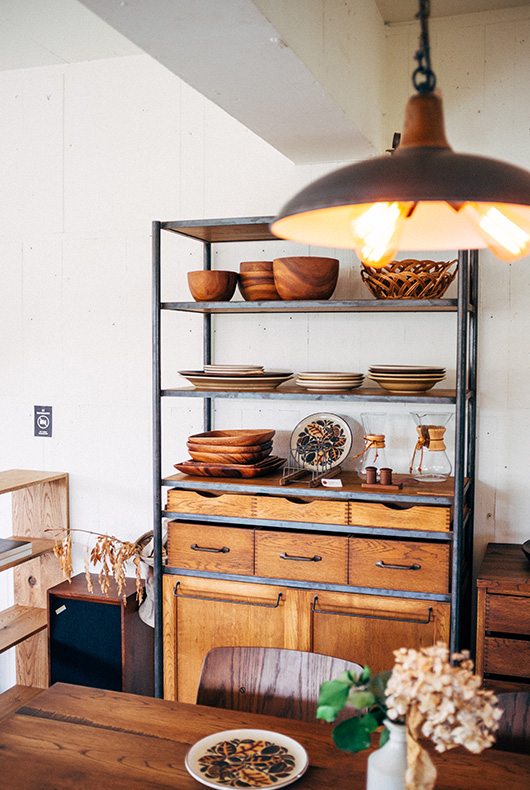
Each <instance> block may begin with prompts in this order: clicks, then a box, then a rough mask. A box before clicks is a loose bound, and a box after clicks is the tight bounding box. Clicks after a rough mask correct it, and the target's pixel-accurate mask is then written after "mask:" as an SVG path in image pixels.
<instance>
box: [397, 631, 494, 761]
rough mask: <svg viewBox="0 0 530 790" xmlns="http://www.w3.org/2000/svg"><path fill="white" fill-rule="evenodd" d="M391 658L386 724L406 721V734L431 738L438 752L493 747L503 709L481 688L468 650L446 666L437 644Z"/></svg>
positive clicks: (446, 654)
mask: <svg viewBox="0 0 530 790" xmlns="http://www.w3.org/2000/svg"><path fill="white" fill-rule="evenodd" d="M394 655H395V656H396V662H395V665H394V669H393V670H392V674H391V676H390V678H389V680H388V683H387V686H386V701H387V715H388V718H389V719H398V718H402V717H406V720H407V727H408V729H409V731H411V735H412V736H413V737H414V738H418V737H420V736H421V735H423V736H425V737H426V738H430V739H431V740H432V741H433V742H434V744H435V748H436V750H437V751H439V752H444V751H446V750H447V749H453V748H454V747H455V746H460V745H461V746H465V748H466V749H468V750H469V751H470V752H473V753H478V752H481V751H482V750H483V749H486V748H488V747H489V746H491V745H492V743H494V741H495V735H494V733H495V732H496V730H497V729H498V727H499V719H500V718H501V716H502V710H501V709H500V708H499V707H498V706H497V703H498V700H497V698H496V697H495V695H494V694H493V692H492V691H487V690H484V689H481V688H480V686H481V679H480V677H478V675H474V674H473V662H472V661H471V660H470V658H469V652H468V651H467V650H465V651H463V652H462V653H454V654H453V656H452V660H451V662H450V661H449V650H448V649H447V647H446V646H445V645H444V644H442V643H438V644H437V645H433V646H432V647H427V648H423V649H421V650H407V649H406V648H401V649H400V650H395V651H394Z"/></svg>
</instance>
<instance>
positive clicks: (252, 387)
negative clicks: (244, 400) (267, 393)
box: [179, 365, 293, 392]
mask: <svg viewBox="0 0 530 790" xmlns="http://www.w3.org/2000/svg"><path fill="white" fill-rule="evenodd" d="M209 367H211V366H209ZM214 367H215V368H217V370H214V371H211V370H208V371H206V370H179V373H180V375H181V376H184V378H185V379H188V381H189V382H190V383H191V384H193V386H194V387H196V389H198V390H244V391H245V392H248V391H250V392H257V391H259V390H274V389H276V387H278V386H279V385H280V384H282V383H283V382H284V381H287V379H290V378H291V376H292V375H293V374H292V371H290V370H263V368H261V369H260V370H253V369H248V368H246V369H244V370H236V369H235V368H234V366H232V369H231V370H227V369H226V367H225V366H221V365H217V366H214ZM220 368H223V369H220Z"/></svg>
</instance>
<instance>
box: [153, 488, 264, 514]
mask: <svg viewBox="0 0 530 790" xmlns="http://www.w3.org/2000/svg"><path fill="white" fill-rule="evenodd" d="M253 500H254V497H253V496H252V495H250V494H214V493H213V492H211V491H182V490H180V489H178V488H170V489H169V491H168V492H167V510H170V511H172V512H174V513H197V514H198V515H211V516H229V517H230V518H252V516H253V512H252V506H253Z"/></svg>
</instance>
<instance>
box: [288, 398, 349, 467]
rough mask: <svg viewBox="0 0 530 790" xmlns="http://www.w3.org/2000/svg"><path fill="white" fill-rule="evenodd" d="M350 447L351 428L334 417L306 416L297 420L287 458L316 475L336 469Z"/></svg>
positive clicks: (323, 413)
mask: <svg viewBox="0 0 530 790" xmlns="http://www.w3.org/2000/svg"><path fill="white" fill-rule="evenodd" d="M351 445H352V433H351V428H350V426H349V425H348V423H347V422H346V421H345V420H343V419H342V417H339V416H338V415H337V414H327V413H326V412H320V413H317V414H310V415H309V417H304V419H303V420H300V422H299V423H298V425H297V426H296V428H295V429H294V431H293V432H292V434H291V455H292V457H293V459H294V461H295V463H296V464H297V465H300V466H301V467H303V468H304V469H312V470H313V471H316V472H321V471H322V470H329V469H334V468H335V467H336V466H339V465H340V464H341V463H342V462H343V461H344V460H345V459H346V456H347V455H348V453H349V452H350V450H351Z"/></svg>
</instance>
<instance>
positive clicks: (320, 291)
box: [272, 256, 339, 300]
mask: <svg viewBox="0 0 530 790" xmlns="http://www.w3.org/2000/svg"><path fill="white" fill-rule="evenodd" d="M272 267H273V273H274V284H275V286H276V290H277V291H278V293H279V294H280V297H281V298H282V299H285V300H296V299H329V297H330V296H331V294H332V293H333V291H334V290H335V286H336V285H337V278H338V276H339V262H338V260H337V259H336V258H317V257H315V256H300V257H297V258H276V259H275V260H274V261H273V264H272Z"/></svg>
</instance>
